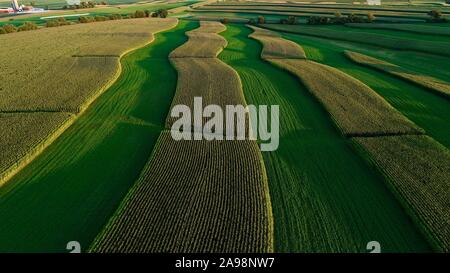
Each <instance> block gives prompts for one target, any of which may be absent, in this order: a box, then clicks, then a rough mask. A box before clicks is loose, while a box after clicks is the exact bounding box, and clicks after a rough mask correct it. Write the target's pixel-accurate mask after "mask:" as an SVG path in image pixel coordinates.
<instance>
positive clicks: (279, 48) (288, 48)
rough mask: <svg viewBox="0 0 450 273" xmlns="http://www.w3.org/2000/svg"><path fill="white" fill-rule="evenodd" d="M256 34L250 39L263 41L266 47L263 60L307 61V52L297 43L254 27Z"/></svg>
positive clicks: (262, 54)
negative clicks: (287, 59)
mask: <svg viewBox="0 0 450 273" xmlns="http://www.w3.org/2000/svg"><path fill="white" fill-rule="evenodd" d="M252 29H253V30H254V32H253V33H252V34H251V36H250V37H252V38H254V39H256V40H259V41H261V43H263V44H264V47H263V49H262V52H261V58H263V59H279V58H281V59H286V58H289V59H306V56H305V52H304V51H303V49H302V48H301V47H299V46H298V45H297V44H296V43H294V42H292V41H289V40H285V39H280V38H281V37H280V35H279V34H278V33H276V32H273V31H270V30H266V29H262V28H257V27H252Z"/></svg>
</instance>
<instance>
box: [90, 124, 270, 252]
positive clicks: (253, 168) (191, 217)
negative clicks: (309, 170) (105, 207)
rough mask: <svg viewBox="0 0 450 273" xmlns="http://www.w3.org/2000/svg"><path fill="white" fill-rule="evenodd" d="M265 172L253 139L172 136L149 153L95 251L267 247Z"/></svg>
mask: <svg viewBox="0 0 450 273" xmlns="http://www.w3.org/2000/svg"><path fill="white" fill-rule="evenodd" d="M265 180H266V178H265V172H264V169H263V164H262V160H261V154H260V152H259V149H258V146H257V145H256V142H252V141H185V140H182V141H175V140H173V139H172V137H171V135H170V133H169V132H167V131H166V132H163V133H162V134H161V136H160V138H159V140H158V143H157V145H156V147H155V151H154V154H153V156H152V159H151V160H150V162H149V163H148V165H147V166H146V167H145V169H144V171H143V172H142V174H141V176H140V178H139V180H138V182H137V183H136V184H135V186H134V187H133V189H132V190H131V191H130V192H129V194H128V195H127V197H126V198H125V201H124V202H123V204H122V206H121V207H120V209H119V210H118V211H117V213H116V214H115V216H114V217H113V218H112V219H111V221H110V222H109V224H108V225H107V227H106V229H105V230H104V232H103V233H102V234H101V235H100V236H99V237H98V238H97V240H96V241H95V242H94V244H93V246H92V249H91V251H93V252H176V253H179V252H222V253H223V252H267V251H269V250H270V249H271V243H270V242H271V240H272V239H271V238H270V236H269V234H270V232H269V230H268V228H269V227H270V224H269V221H270V216H269V211H268V210H267V204H270V198H268V195H267V192H266V191H265V187H266V186H265Z"/></svg>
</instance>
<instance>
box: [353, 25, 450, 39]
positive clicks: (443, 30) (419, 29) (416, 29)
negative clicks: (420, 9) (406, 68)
mask: <svg viewBox="0 0 450 273" xmlns="http://www.w3.org/2000/svg"><path fill="white" fill-rule="evenodd" d="M346 26H348V27H353V28H363V29H387V30H401V31H407V32H413V33H420V34H429V35H443V36H450V29H449V28H447V27H436V26H423V25H417V24H387V23H386V24H383V23H370V24H368V23H358V24H352V23H350V24H346Z"/></svg>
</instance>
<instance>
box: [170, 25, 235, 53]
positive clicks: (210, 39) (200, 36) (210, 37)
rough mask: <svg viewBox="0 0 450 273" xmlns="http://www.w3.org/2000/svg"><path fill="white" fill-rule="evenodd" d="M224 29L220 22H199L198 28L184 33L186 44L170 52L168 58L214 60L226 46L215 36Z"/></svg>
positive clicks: (225, 43)
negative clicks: (186, 38)
mask: <svg viewBox="0 0 450 273" xmlns="http://www.w3.org/2000/svg"><path fill="white" fill-rule="evenodd" d="M225 29H226V28H225V26H224V25H223V24H221V23H220V22H211V21H201V22H200V27H199V28H197V29H194V30H192V31H189V32H187V33H186V34H187V36H188V37H189V40H188V42H187V43H185V44H183V45H182V46H180V47H178V48H177V49H175V50H174V51H172V53H170V56H169V57H170V58H186V57H195V58H215V57H216V56H217V55H218V54H219V53H220V51H222V49H223V48H224V47H226V46H227V41H226V40H225V39H224V38H223V37H222V36H220V35H217V33H219V32H221V31H224V30H225Z"/></svg>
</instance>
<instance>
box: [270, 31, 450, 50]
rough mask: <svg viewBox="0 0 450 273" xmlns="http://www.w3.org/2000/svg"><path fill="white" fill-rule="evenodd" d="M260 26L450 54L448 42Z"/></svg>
mask: <svg viewBox="0 0 450 273" xmlns="http://www.w3.org/2000/svg"><path fill="white" fill-rule="evenodd" d="M262 26H263V27H264V28H268V29H271V30H276V31H283V32H288V33H295V34H304V35H310V36H316V37H322V38H328V39H334V40H342V41H348V42H355V43H363V44H369V45H375V46H380V47H384V48H391V49H398V50H413V51H418V52H424V53H431V54H436V55H444V56H450V50H448V43H446V42H434V41H424V40H416V39H407V38H399V37H392V36H386V35H381V34H375V33H366V32H345V31H342V30H333V29H330V28H326V27H319V26H317V27H311V26H298V25H276V24H265V25H262Z"/></svg>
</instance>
